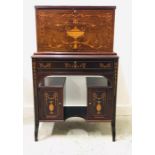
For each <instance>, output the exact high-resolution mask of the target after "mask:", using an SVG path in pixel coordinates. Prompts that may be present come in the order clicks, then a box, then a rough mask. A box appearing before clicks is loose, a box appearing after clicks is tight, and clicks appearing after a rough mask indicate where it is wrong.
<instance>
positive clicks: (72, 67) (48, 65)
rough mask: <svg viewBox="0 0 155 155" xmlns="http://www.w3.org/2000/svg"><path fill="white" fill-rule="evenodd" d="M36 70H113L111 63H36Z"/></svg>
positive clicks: (110, 61) (107, 61)
mask: <svg viewBox="0 0 155 155" xmlns="http://www.w3.org/2000/svg"><path fill="white" fill-rule="evenodd" d="M37 69H52V70H66V69H67V70H68V69H69V70H81V69H82V70H85V69H86V70H92V69H105V70H110V69H113V61H112V60H106V61H76V60H75V61H48V62H47V61H41V62H38V63H37Z"/></svg>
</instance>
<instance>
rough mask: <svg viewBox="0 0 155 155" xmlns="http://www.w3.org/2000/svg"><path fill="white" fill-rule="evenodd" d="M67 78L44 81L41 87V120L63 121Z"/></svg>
mask: <svg viewBox="0 0 155 155" xmlns="http://www.w3.org/2000/svg"><path fill="white" fill-rule="evenodd" d="M64 83H65V78H51V77H50V78H48V79H44V81H43V83H41V84H40V87H39V115H40V120H63V119H64V112H63V111H64V110H63V94H64V93H63V91H64Z"/></svg>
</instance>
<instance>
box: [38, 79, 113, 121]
mask: <svg viewBox="0 0 155 155" xmlns="http://www.w3.org/2000/svg"><path fill="white" fill-rule="evenodd" d="M65 81H66V78H65V77H55V78H53V77H46V78H45V79H44V81H42V82H41V83H40V85H39V88H38V93H39V119H40V120H41V121H55V120H65V119H66V118H68V117H69V116H70V117H75V116H76V117H77V116H79V117H83V118H84V119H86V120H89V121H91V120H111V119H112V112H113V111H112V110H113V94H112V92H113V89H112V87H111V86H110V85H109V81H108V79H106V78H105V77H87V78H86V81H87V94H86V95H87V107H80V106H79V107H66V108H65V107H64V97H65V96H64V94H65V93H64V91H65V88H64V87H65ZM79 91H80V90H79ZM64 109H65V110H64Z"/></svg>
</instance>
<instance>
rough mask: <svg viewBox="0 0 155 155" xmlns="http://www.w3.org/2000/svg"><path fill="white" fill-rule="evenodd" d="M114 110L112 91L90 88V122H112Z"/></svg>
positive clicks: (88, 112)
mask: <svg viewBox="0 0 155 155" xmlns="http://www.w3.org/2000/svg"><path fill="white" fill-rule="evenodd" d="M112 110H113V106H112V89H110V88H88V106H87V119H88V120H111V118H112Z"/></svg>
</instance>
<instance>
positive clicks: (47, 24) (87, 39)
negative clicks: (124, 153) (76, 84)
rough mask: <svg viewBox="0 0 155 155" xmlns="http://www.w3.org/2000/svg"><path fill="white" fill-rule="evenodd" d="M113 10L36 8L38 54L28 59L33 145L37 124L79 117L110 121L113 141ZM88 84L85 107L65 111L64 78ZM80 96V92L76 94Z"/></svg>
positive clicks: (116, 59) (114, 59) (114, 68)
mask: <svg viewBox="0 0 155 155" xmlns="http://www.w3.org/2000/svg"><path fill="white" fill-rule="evenodd" d="M114 15H115V7H114V6H102V7H97V6H96V7H95V6H94V7H84V6H83V7H78V6H76V7H75V6H69V7H67V6H65V7H63V6H62V7H60V6H59V7H58V6H37V7H36V26H37V52H36V53H34V55H33V56H32V68H33V88H34V110H35V140H36V141H37V140H38V127H39V122H42V121H44V122H46V121H53V122H55V121H64V120H66V119H67V118H69V117H74V116H76V117H77V116H78V117H82V118H84V119H85V120H87V121H102V122H104V121H109V122H111V126H112V136H113V141H115V115H116V90H117V70H118V56H117V54H116V53H114V52H113V34H114ZM51 75H55V76H57V75H63V76H66V75H99V76H103V77H105V78H106V79H107V82H103V80H102V79H99V78H87V86H86V87H87V106H85V107H82V106H66V107H65V106H64V101H63V98H64V87H65V78H63V77H62V78H60V77H59V78H55V79H51V80H49V79H48V76H51ZM47 83H48V84H47ZM79 91H80V90H79Z"/></svg>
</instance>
